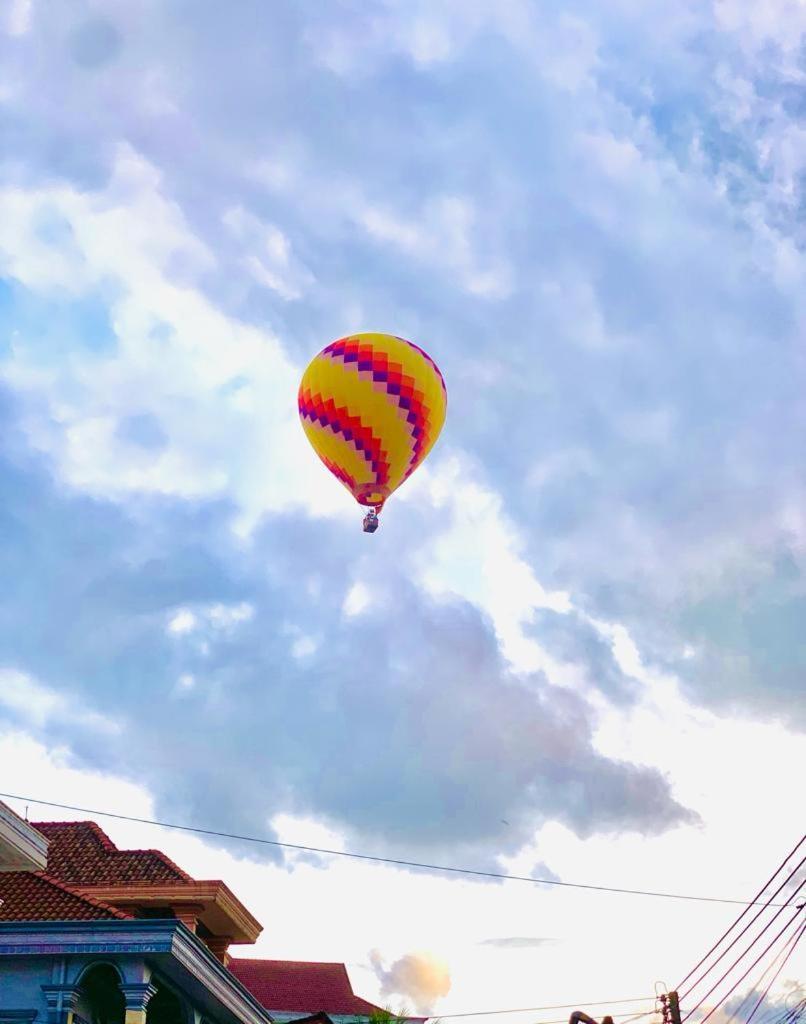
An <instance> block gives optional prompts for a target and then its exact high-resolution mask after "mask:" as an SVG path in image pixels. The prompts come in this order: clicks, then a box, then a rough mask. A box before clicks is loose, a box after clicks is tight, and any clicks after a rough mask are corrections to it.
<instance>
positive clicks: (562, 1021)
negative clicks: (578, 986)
mask: <svg viewBox="0 0 806 1024" xmlns="http://www.w3.org/2000/svg"><path fill="white" fill-rule="evenodd" d="M579 1005H580V1004H579V1003H569V1004H568V1007H569V1008H570V1007H577V1006H579ZM558 1009H559V1007H558ZM655 1012H656V1011H655V1010H647V1011H646V1013H638V1014H629V1013H611V1014H610V1016H611V1017H612V1018H613V1020H623V1024H629V1022H630V1021H633V1020H637V1019H638V1018H639V1017H648V1016H649V1014H651V1013H655ZM444 1016H446V1015H445V1014H441V1013H438V1014H436V1015H435V1016H434V1017H429V1018H427V1019H428V1020H433V1021H440V1020H442V1019H443V1017H444ZM529 1024H568V1018H567V1017H559V1018H558V1019H557V1020H537V1021H530V1022H529Z"/></svg>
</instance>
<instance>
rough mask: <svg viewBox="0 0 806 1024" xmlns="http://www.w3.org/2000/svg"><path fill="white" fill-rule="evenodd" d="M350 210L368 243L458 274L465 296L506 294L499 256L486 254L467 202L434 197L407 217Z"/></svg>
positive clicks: (378, 209)
mask: <svg viewBox="0 0 806 1024" xmlns="http://www.w3.org/2000/svg"><path fill="white" fill-rule="evenodd" d="M354 208H355V216H356V219H357V220H358V222H359V223H360V224H361V226H362V227H363V228H364V230H365V231H366V232H367V233H368V234H369V235H370V236H371V237H372V238H374V239H376V240H378V241H380V242H387V243H389V244H391V245H394V246H396V247H397V248H399V249H400V250H402V251H403V252H405V253H406V254H407V255H409V256H412V257H414V258H416V259H417V260H421V261H423V262H425V263H428V264H431V265H434V266H436V267H438V268H440V269H441V270H443V271H445V272H451V273H456V274H458V275H459V280H460V282H461V285H462V287H463V288H464V289H465V290H466V291H467V292H469V293H470V294H471V295H476V296H478V297H479V298H485V299H491V300H492V299H503V298H506V297H507V296H508V295H509V294H510V292H511V290H512V273H511V270H510V268H509V266H508V265H507V262H506V260H505V259H504V258H503V256H500V255H499V256H495V255H492V254H491V249H492V248H493V245H492V240H491V239H487V238H484V237H483V231H484V227H485V226H484V225H482V224H481V223H480V219H479V217H478V215H477V211H476V209H475V206H474V204H473V202H471V200H469V199H468V198H466V197H461V196H451V195H448V196H440V197H438V198H434V199H431V200H429V201H428V202H427V203H426V204H425V205H424V207H423V208H422V209H421V210H419V211H417V212H416V213H415V214H414V215H413V216H412V215H409V216H404V215H403V214H402V213H399V212H395V211H392V210H391V209H389V208H387V207H384V206H380V205H376V204H371V203H363V202H362V201H356V203H355V207H354Z"/></svg>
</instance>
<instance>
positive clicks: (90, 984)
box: [76, 964, 126, 1024]
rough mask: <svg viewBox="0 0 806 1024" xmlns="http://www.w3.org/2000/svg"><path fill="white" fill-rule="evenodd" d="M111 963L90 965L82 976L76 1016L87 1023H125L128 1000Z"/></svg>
mask: <svg viewBox="0 0 806 1024" xmlns="http://www.w3.org/2000/svg"><path fill="white" fill-rule="evenodd" d="M119 983H120V977H119V976H118V972H117V971H116V970H115V968H114V967H112V966H111V964H98V965H97V966H95V967H90V968H89V970H87V971H85V972H84V974H83V975H82V977H81V982H80V984H79V987H78V989H79V999H78V1003H77V1005H76V1016H77V1017H80V1018H81V1019H82V1020H83V1021H85V1022H86V1024H123V1021H124V1018H125V1016H126V1002H125V1000H124V998H123V993H122V992H121V991H120V987H119Z"/></svg>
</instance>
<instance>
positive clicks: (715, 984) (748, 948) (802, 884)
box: [683, 879, 806, 1024]
mask: <svg viewBox="0 0 806 1024" xmlns="http://www.w3.org/2000/svg"><path fill="white" fill-rule="evenodd" d="M804 885H806V879H804V880H803V881H802V882H801V883H800V885H799V886H798V887H797V889H796V890H795V891H794V892H793V893H792V894H791V895H790V896H789V898H788V900H787V902H786V903H785V904H784V905H783V906H782V907H781V908H780V909H779V910H778V911H777V913H775V914H773V915H772V917H771V918H770V920H769V921H768V922H767V923H766V924H765V925H764V927H763V928H762V929H761V931H760V932H759V933H758V935H756V937H755V938H754V939H752V940H751V942H750V944H749V945H748V946H747V947H746V948H745V949H744V950H743V952H741V953H740V954H739V955H738V957H737V958H736V959H735V960H734V961H733V963H732V964H731V965H730V967H728V969H727V970H726V971H725V973H724V974H723V975H722V977H721V978H719V980H718V981H716V982H715V983H714V984H713V985H712V986H711V987H710V988H709V989H708V991H707V992H706V993H705V995H704V996H702V997H701V998H700V1001H699V1002H698V1003H697V1005H696V1006H695V1007H694V1008H693V1009H692V1010H689V1011H688V1013H687V1014H686V1016H685V1017H684V1018H683V1024H685V1022H686V1021H687V1020H688V1019H689V1017H690V1016H691V1015H692V1013H694V1012H695V1011H696V1010H698V1009H699V1008H700V1007H701V1006H702V1004H703V1003H704V1002H705V1000H706V999H707V998H708V997H709V996H710V995H711V993H712V992H714V991H715V990H716V989H717V988H719V986H720V985H721V984H722V982H723V981H724V980H725V978H727V976H728V975H729V974H730V972H731V971H732V970H733V969H734V967H738V965H739V964H740V963H741V961H742V960H744V958H745V957H746V956H747V954H748V953H749V952H750V950H751V949H752V948H753V946H755V944H756V943H757V942H758V940H759V939H760V938H761V936H762V935H763V934H764V932H766V931H767V929H768V928H769V927H770V926H771V925H772V923H773V921H775V920H777V919H778V918H779V917H780V916H781V911H782V910H784V909H786V907H788V906H789V907H791V906H792V903H791V902H790V901H791V900H793V899H794V898H795V896H797V894H798V893H799V892H800V890H801V889H802V888H803V886H804ZM803 907H804V904H803V903H801V904H800V906H798V907H796V909H795V913H794V914H793V916H792V917H791V918H790V919H789V921H788V922H787V923H786V924H785V925H784V927H783V928H782V929H781V931H780V932H779V933H778V935H776V936H775V938H774V939H773V940H772V943H770V946H771V945H772V944H773V943H775V942H777V941H778V939H779V938H780V936H781V935H782V934H783V932H784V931H785V930H786V929H787V928H788V927H789V925H790V924H791V923H792V921H794V920H795V918H796V917H797V916H798V914H799V913H800V912H801V910H803ZM746 930H747V929H745V931H746ZM739 937H740V936H739ZM735 941H736V940H735V939H734V942H735ZM733 944H734V943H731V946H732V945H733ZM770 946H767V948H766V949H765V950H764V953H762V954H761V955H762V956H764V954H765V953H766V952H767V950H769V948H770ZM729 948H730V946H729V947H728V949H729ZM726 952H727V950H726ZM723 955H724V954H723ZM720 959H721V957H720ZM759 959H760V958H759ZM757 963H758V960H754V961H753V963H752V964H751V965H750V967H749V968H748V970H747V971H745V973H744V974H743V975H742V977H741V978H740V979H739V981H743V980H744V979H745V978H746V977H747V975H748V973H749V972H750V971H751V970H752V969H753V968H754V967H755V966H756V964H757ZM714 966H716V965H714ZM707 973H708V972H706V974H707ZM705 976H706V975H703V978H704V977H705ZM700 981H702V978H701V979H700ZM737 984H738V982H737ZM735 988H736V985H734V986H733V988H732V989H731V990H730V992H728V995H730V994H731V993H732V992H733V991H734V989H735ZM689 991H691V990H689ZM687 994H688V993H687ZM726 998H727V996H725V999H726ZM722 1001H723V1002H724V999H723V1000H722ZM714 1009H716V1007H713V1008H712V1009H711V1010H710V1011H709V1013H708V1014H707V1016H710V1015H711V1014H712V1013H713V1012H714ZM704 1020H705V1018H703V1021H704ZM703 1021H701V1022H700V1024H703Z"/></svg>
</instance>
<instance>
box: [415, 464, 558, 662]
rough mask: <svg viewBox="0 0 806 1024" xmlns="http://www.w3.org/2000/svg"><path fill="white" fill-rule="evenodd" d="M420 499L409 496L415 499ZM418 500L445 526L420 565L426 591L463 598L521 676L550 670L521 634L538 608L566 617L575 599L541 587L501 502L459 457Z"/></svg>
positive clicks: (431, 479)
mask: <svg viewBox="0 0 806 1024" xmlns="http://www.w3.org/2000/svg"><path fill="white" fill-rule="evenodd" d="M417 494H418V492H415V491H414V489H412V490H410V491H409V492H408V493H407V495H406V497H407V499H408V500H416V499H417ZM419 494H420V495H423V494H424V495H425V496H426V497H428V498H430V500H431V501H433V502H434V504H435V505H436V506H437V508H438V509H440V510H441V512H440V515H439V520H438V522H444V523H446V525H447V528H446V529H443V530H442V531H441V532H440V531H439V528H438V527H437V529H436V531H435V533H434V536H433V539H431V540H430V541H429V542H428V543H427V544H426V545H425V547H424V549H423V552H422V554H421V556H420V558H419V572H420V578H421V580H422V582H423V583H424V585H425V586H426V587H428V588H429V589H430V590H432V591H434V592H437V593H456V594H459V595H461V596H462V597H463V598H465V600H468V601H472V602H473V603H474V604H476V605H478V606H479V607H480V608H482V609H483V610H484V611H485V612H486V613H487V614H488V615H489V616H490V618H491V619H492V621H493V623H494V625H495V630H496V633H497V634H498V638H499V640H500V641H501V644H502V648H503V651H504V653H505V654H506V656H507V657H508V658H509V659H510V661H511V662H512V663H513V664H514V665H515V666H516V667H517V668H518V669H520V670H522V671H528V670H530V669H536V668H548V667H550V666H551V665H552V664H553V663H552V662H551V660H550V659H549V658H548V657H547V655H546V654H545V652H543V651H541V650H540V648H539V647H538V645H537V644H536V643H535V641H534V640H532V639H531V638H530V637H528V636H527V635H526V633H525V631H524V627H525V626H526V625H527V623H528V622H529V620H530V619H531V616H532V613H533V611H534V610H535V609H536V608H552V609H554V610H555V611H560V612H563V611H568V610H569V609H570V608H571V603H570V599H569V596H568V595H567V594H565V593H562V592H556V591H554V592H552V591H547V590H546V589H544V587H543V586H542V585H541V584H540V582H539V580H538V579H537V577H536V575H535V571H534V569H533V568H532V566H531V565H530V564H529V563H528V562H527V561H526V559H525V557H524V556H523V554H522V551H521V547H522V542H521V539H520V537H519V536H518V530H517V528H516V526H515V524H514V523H513V522H512V521H511V520H510V519H509V517H508V516H507V514H506V511H505V507H504V502H503V499H502V498H501V496H500V495H498V494H496V493H495V491H493V490H491V489H489V487H486V486H484V484H482V483H480V482H479V481H478V480H476V479H474V476H473V474H472V472H471V471H470V468H469V467H468V466H467V464H466V463H464V462H463V460H462V459H461V458H460V457H458V456H454V457H451V458H449V459H446V460H443V462H442V464H441V465H440V469H439V473H438V474H437V473H435V474H434V475H433V476H427V475H424V478H423V480H422V482H421V484H420V489H419ZM555 667H556V666H555Z"/></svg>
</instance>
